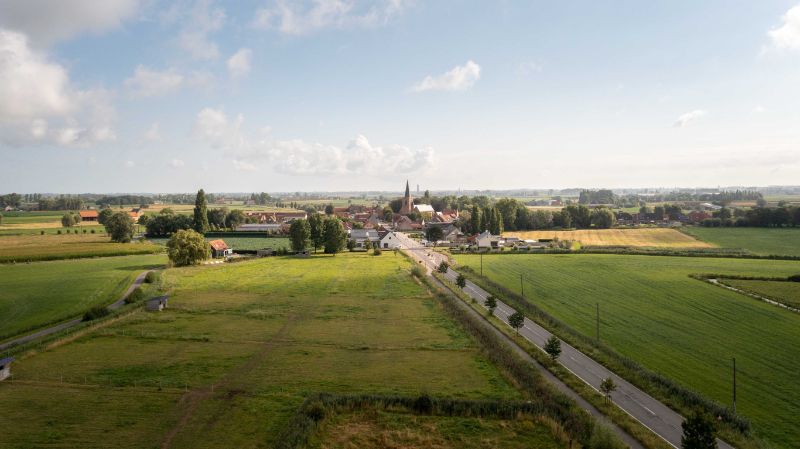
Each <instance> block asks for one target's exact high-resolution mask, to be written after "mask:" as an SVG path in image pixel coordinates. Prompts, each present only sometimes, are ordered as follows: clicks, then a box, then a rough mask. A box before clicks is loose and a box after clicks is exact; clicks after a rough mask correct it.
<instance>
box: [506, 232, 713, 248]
mask: <svg viewBox="0 0 800 449" xmlns="http://www.w3.org/2000/svg"><path fill="white" fill-rule="evenodd" d="M503 235H504V236H509V237H519V238H521V239H533V240H539V239H554V238H558V239H559V240H577V241H579V242H581V245H583V246H587V245H589V246H631V247H653V248H711V247H712V246H713V245H711V244H709V243H706V242H702V241H699V240H697V239H695V238H692V237H691V236H688V235H686V234H682V233H680V232H678V231H676V230H674V229H668V228H632V229H579V230H575V231H554V230H540V231H520V232H504V233H503Z"/></svg>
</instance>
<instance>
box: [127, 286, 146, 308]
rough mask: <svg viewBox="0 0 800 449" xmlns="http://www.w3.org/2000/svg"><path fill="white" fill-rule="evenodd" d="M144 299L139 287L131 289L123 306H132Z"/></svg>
mask: <svg viewBox="0 0 800 449" xmlns="http://www.w3.org/2000/svg"><path fill="white" fill-rule="evenodd" d="M143 299H144V292H143V291H142V289H141V287H136V288H134V289H133V291H132V292H131V294H130V295H128V296H126V297H125V304H133V303H136V302H139V301H141V300H143Z"/></svg>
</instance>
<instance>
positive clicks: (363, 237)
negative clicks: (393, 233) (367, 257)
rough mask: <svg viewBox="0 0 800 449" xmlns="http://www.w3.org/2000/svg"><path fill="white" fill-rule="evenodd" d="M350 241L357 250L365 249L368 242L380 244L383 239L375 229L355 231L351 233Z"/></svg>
mask: <svg viewBox="0 0 800 449" xmlns="http://www.w3.org/2000/svg"><path fill="white" fill-rule="evenodd" d="M350 240H351V241H352V242H353V243H354V244H355V247H356V248H363V247H364V246H365V245H366V242H367V241H369V242H370V243H373V244H374V243H378V242H380V240H381V239H380V237H378V231H376V230H375V229H353V230H352V231H350Z"/></svg>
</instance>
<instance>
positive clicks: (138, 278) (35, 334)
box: [0, 270, 150, 351]
mask: <svg viewBox="0 0 800 449" xmlns="http://www.w3.org/2000/svg"><path fill="white" fill-rule="evenodd" d="M149 272H150V270H148V271H144V272H142V273H141V274H139V276H136V279H134V281H133V283H132V284H131V286H130V287H128V289H127V290H125V293H123V294H122V296H121V297H120V298H119V299H118V300H117V301H115V302H114V303H112V304H111V305H109V306H108V308H109V309H110V310H114V309H118V308H120V307H122V306H123V305H124V304H125V298H127V297H128V295H130V294H131V292H133V289H135V288H136V287H138V286H140V285H142V282H144V277H145V276H147V273H149ZM81 321H82V319H81V318H75V319H73V320H69V321H65V322H63V323H59V324H56V325H55V326H50V327H46V328H44V329H40V330H38V331H36V332H33V333H31V334H28V335H25V336H22V337H19V338H16V339H14V340H10V341H7V342H5V343H2V344H0V351H5V350H6V349H9V348H12V347H14V346H17V345H21V344H23V343H28V342H29V341H33V340H36V339H37V338H42V337H46V336H48V335H51V334H54V333H56V332H60V331H62V330H64V329H69V328H70V327H72V326H75V325H77V324H80V322H81Z"/></svg>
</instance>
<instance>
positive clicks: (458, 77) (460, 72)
mask: <svg viewBox="0 0 800 449" xmlns="http://www.w3.org/2000/svg"><path fill="white" fill-rule="evenodd" d="M480 77H481V66H479V65H478V64H476V63H475V62H473V61H471V60H470V61H467V63H466V64H464V65H460V66H455V67H453V69H452V70H450V71H448V72H445V73H443V74H441V75H439V76H430V75H429V76H426V77H425V79H423V80H422V81H420V82H419V83H417V84H415V85H414V86H412V87H411V91H412V92H425V91H429V90H445V91H458V90H465V89H469V88H470V87H472V86H473V85H474V84H475V82H476V81H478V80H479V79H480Z"/></svg>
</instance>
